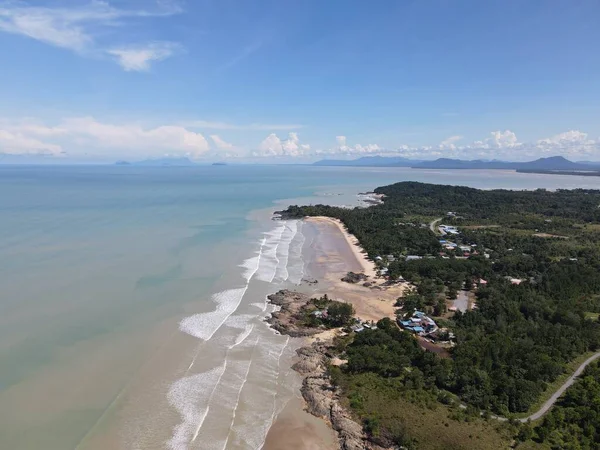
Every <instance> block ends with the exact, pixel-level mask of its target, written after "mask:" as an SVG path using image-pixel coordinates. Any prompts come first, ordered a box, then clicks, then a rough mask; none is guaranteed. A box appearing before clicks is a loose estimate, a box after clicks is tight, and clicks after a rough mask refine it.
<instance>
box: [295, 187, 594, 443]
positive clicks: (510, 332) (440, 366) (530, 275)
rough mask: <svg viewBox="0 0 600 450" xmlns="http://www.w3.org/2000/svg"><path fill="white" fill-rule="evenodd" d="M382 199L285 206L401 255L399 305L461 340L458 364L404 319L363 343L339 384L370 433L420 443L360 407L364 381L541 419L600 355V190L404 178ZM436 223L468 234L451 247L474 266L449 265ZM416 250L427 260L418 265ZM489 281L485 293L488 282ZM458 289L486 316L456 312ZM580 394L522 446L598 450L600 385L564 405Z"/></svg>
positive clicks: (363, 337) (350, 355)
mask: <svg viewBox="0 0 600 450" xmlns="http://www.w3.org/2000/svg"><path fill="white" fill-rule="evenodd" d="M376 192H377V193H378V194H384V195H385V199H384V203H383V204H380V205H375V206H370V207H368V208H355V209H344V208H337V207H330V206H324V205H314V206H302V207H299V206H292V207H290V208H289V209H288V210H287V211H286V215H287V216H288V217H304V216H321V215H323V216H329V217H335V218H337V219H340V220H341V221H342V222H343V223H344V225H345V226H346V227H347V228H348V230H349V231H350V232H351V233H353V234H354V235H355V236H356V237H357V238H358V239H359V241H360V242H361V244H362V245H363V247H364V249H365V251H366V252H367V253H368V254H369V256H370V257H371V258H373V259H375V258H376V257H377V256H380V255H393V256H395V257H396V258H395V260H394V261H393V262H391V263H390V264H389V267H388V269H389V276H390V278H391V279H395V278H397V277H399V276H401V277H404V278H405V279H406V280H408V281H410V282H411V283H413V285H414V286H416V291H415V292H413V293H411V294H410V295H407V297H406V298H403V299H402V298H401V299H399V301H398V306H399V307H400V308H401V309H404V310H406V311H410V310H414V308H419V309H424V310H425V311H426V312H427V313H429V314H433V315H435V316H442V315H443V316H444V320H445V322H444V323H447V324H448V326H449V328H450V329H452V331H453V332H454V333H455V335H456V345H455V346H454V347H453V348H452V349H451V351H450V358H448V359H444V358H440V357H438V356H436V355H435V354H433V353H428V352H425V351H423V350H421V348H420V347H419V346H418V345H417V344H416V340H415V339H414V338H413V337H412V335H410V334H408V333H406V332H402V331H400V330H399V329H398V328H397V327H396V326H395V325H394V324H393V322H392V323H391V324H387V323H382V324H381V325H382V329H381V330H377V331H375V332H373V331H368V332H365V333H361V334H360V335H357V336H356V338H355V339H354V341H353V342H352V343H350V344H349V345H348V346H347V348H345V349H344V352H345V357H346V358H347V359H348V363H347V364H346V365H345V366H342V368H341V369H340V370H338V371H337V373H336V379H337V380H339V381H340V383H341V385H342V386H343V388H344V391H345V392H347V394H348V396H349V404H350V406H351V407H352V408H353V409H354V410H355V411H356V413H357V414H358V415H359V416H360V417H362V418H363V420H364V423H365V427H366V428H367V429H369V430H371V432H372V433H376V434H379V433H383V435H386V436H388V438H389V439H391V441H393V442H396V443H401V442H402V443H403V444H402V445H407V442H410V436H409V437H408V438H407V433H406V430H405V429H404V428H402V427H399V426H397V424H396V425H394V423H393V422H394V421H393V420H391V421H390V420H384V419H383V418H382V417H379V416H378V413H377V410H373V409H371V410H369V409H368V408H365V404H364V402H362V403H361V402H360V401H359V400H357V398H358V397H356V396H357V395H358V394H357V393H356V392H357V389H358V388H357V385H356V383H355V382H354V381H356V380H358V379H360V380H362V381H361V386H362V387H361V388H360V389H358V391H361V390H364V389H365V387H364V386H365V383H367V386H371V388H373V389H371V391H372V390H375V391H377V389H384V390H386V391H389V389H390V382H392V380H393V383H392V384H393V386H395V388H394V389H397V390H398V391H399V392H403V393H404V394H402V395H403V396H404V397H407V396H408V397H410V395H408V394H406V392H426V393H427V395H426V396H425V397H422V396H421V397H419V395H417V397H419V398H421V399H422V398H427V399H429V400H427V401H430V400H431V398H434V399H435V400H436V401H437V402H441V403H453V402H452V401H450V400H449V399H459V401H460V402H464V404H466V405H468V407H469V408H473V409H474V410H476V411H484V412H486V414H497V415H500V416H504V417H511V416H513V415H517V414H522V415H526V414H528V413H530V412H532V411H531V408H532V407H534V406H535V405H536V404H537V403H538V402H539V400H540V398H542V397H543V396H544V395H546V392H545V391H546V389H547V388H548V386H551V385H552V383H553V382H555V381H556V380H557V379H559V378H560V377H561V376H563V374H564V373H565V371H566V370H567V367H568V365H569V363H570V362H571V361H572V360H574V359H575V358H577V357H579V356H581V355H583V354H586V353H588V352H594V351H598V349H599V348H600V322H599V320H598V314H597V313H599V312H600V191H593V190H582V189H577V190H558V191H555V192H551V191H546V190H535V191H508V190H488V191H483V190H477V189H472V188H467V187H456V186H440V185H430V184H422V183H414V182H402V183H397V184H394V185H391V186H386V187H381V188H377V189H376ZM434 220H440V222H441V223H444V224H446V225H451V226H455V227H457V228H458V229H459V230H460V234H459V235H457V236H452V237H451V238H452V239H453V240H454V241H455V242H456V243H457V244H463V245H464V244H467V245H469V246H471V247H472V248H473V249H476V250H475V251H473V253H472V254H471V255H469V256H468V257H463V256H460V257H458V256H454V254H450V255H449V256H448V253H444V250H443V248H442V244H441V243H440V241H441V240H445V239H446V238H444V237H442V236H441V235H439V234H438V233H437V230H435V231H432V230H431V229H430V227H429V226H428V224H429V223H430V222H432V221H434ZM448 239H450V238H448ZM406 255H419V256H420V257H421V258H422V259H418V260H410V261H406V260H405V259H404V256H406ZM481 279H485V280H486V284H485V285H481V286H479V287H478V286H477V283H478V281H479V280H481ZM509 279H518V280H519V283H520V284H518V285H515V284H514V283H512V282H511V281H509ZM460 289H464V290H470V291H473V292H474V294H475V299H476V305H477V308H476V309H472V310H469V311H467V312H465V313H460V312H457V313H455V314H448V313H447V312H446V309H445V305H446V301H447V299H451V298H454V297H455V296H456V292H457V291H458V290H460ZM336 370H337V369H336ZM586 373H587V375H586V378H585V379H584V380H582V381H581V382H579V383H578V384H577V386H580V384H581V383H583V382H586V383H588V384H590V383H592V381H590V380H589V379H593V380H595V382H596V383H598V382H600V380H599V379H598V370H597V369H596V370H595V371H592V370H591V369H590V370H588V372H586ZM367 375H368V376H367ZM365 377H366V378H365ZM353 380H354V381H353ZM385 380H387V381H385ZM585 380H588V381H585ZM384 381H385V382H384ZM381 383H383V384H381ZM384 386H385V388H384ZM573 391H575V387H573V388H571V389H570V390H569V392H568V395H567V396H566V397H565V399H563V401H562V402H561V404H560V406H558V407H557V408H555V410H553V412H552V414H550V415H548V416H547V417H546V419H544V422H543V424H542V425H537V424H535V425H536V427H534V429H533V430H534V431H531V433H528V432H527V429H526V430H525V431H522V432H521V434H520V435H521V440H522V441H529V442H530V443H533V442H537V443H538V444H539V445H546V444H548V445H552V446H553V447H552V448H573V449H575V448H594V447H589V446H587V447H586V446H585V442H587V441H585V439H588V440H589V439H592V442H593V438H597V434H594V433H596V432H595V431H594V430H600V416H599V415H598V414H597V405H598V403H599V402H600V395H598V390H597V389H596V390H595V391H593V392H595V394H592V395H590V396H587V397H582V396H581V395H580V396H579V397H577V398H578V399H579V400H581V401H580V402H579V403H577V401H575V400H573V401H571V402H569V403H565V402H566V401H567V399H568V398H570V397H569V396H572V395H573ZM359 397H360V396H359ZM586 402H587V403H586ZM590 403H592V405H590ZM566 404H569V405H570V406H569V408H571V409H569V410H568V412H567V410H566V409H565V408H566V406H565V405H566ZM593 405H595V407H596V414H591V413H589V414H588V415H587V416H586V417H587V418H588V420H587V421H586V422H585V425H582V426H581V427H580V429H576V427H574V425H573V423H574V420H573V417H577V416H576V414H584V413H586V412H589V411H588V410H589V409H590V408H592V409H593V408H594V406H593ZM379 408H380V407H379ZM563 410H564V411H563ZM574 410H576V411H577V412H574ZM560 411H563V413H560ZM555 414H559V415H558V416H555ZM560 414H562V415H560ZM525 428H527V427H525ZM394 430H395V431H394ZM407 439H408V440H407ZM533 439H537V440H533ZM388 441H389V440H388ZM556 442H560V444H556ZM566 443H571V444H572V446H570V447H569V446H566V445H567V444H566ZM571 444H569V445H571ZM576 444H577V445H579V446H576ZM557 445H558V446H557ZM560 445H563V446H560ZM460 448H462V447H460ZM464 448H470V447H468V446H467V447H464Z"/></svg>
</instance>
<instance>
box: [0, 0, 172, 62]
mask: <svg viewBox="0 0 600 450" xmlns="http://www.w3.org/2000/svg"><path fill="white" fill-rule="evenodd" d="M179 12H181V9H180V8H179V7H178V6H177V5H176V4H174V3H172V2H162V1H157V2H156V7H155V9H153V10H142V9H136V10H126V9H119V8H116V7H113V6H111V5H110V4H109V3H108V2H106V1H102V0H92V1H90V2H88V3H85V4H81V5H78V6H75V7H70V8H61V7H47V6H43V7H38V6H29V5H28V4H27V3H21V2H12V1H11V2H4V3H0V31H4V32H6V33H11V34H18V35H22V36H26V37H28V38H31V39H35V40H37V41H40V42H43V43H45V44H49V45H53V46H55V47H60V48H65V49H68V50H72V51H74V52H76V53H78V54H82V55H88V56H92V55H94V56H98V55H99V53H102V52H103V51H104V50H102V47H103V46H102V45H99V44H98V43H97V42H96V41H97V37H98V35H99V34H100V33H99V31H100V30H102V28H109V27H110V28H111V29H115V28H116V27H120V26H125V25H127V23H126V21H125V19H127V18H136V17H137V18H139V17H157V16H169V15H172V14H177V13H179ZM119 48H121V49H122V47H117V50H116V51H119ZM111 54H113V55H116V54H115V53H111ZM163 55H164V53H163ZM116 56H119V55H116ZM167 56H168V55H167ZM164 57H166V56H164ZM164 57H162V58H160V59H164ZM131 58H132V57H131V56H130V57H129V59H130V60H131ZM155 59H156V58H155ZM119 61H121V60H119ZM122 65H123V64H122Z"/></svg>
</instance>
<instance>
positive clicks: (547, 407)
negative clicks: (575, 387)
mask: <svg viewBox="0 0 600 450" xmlns="http://www.w3.org/2000/svg"><path fill="white" fill-rule="evenodd" d="M598 358H600V352H597V353H595V354H593V355H592V356H590V357H589V358H588V359H586V360H585V361H584V362H583V363H582V364H581V365H580V366H579V367H578V368H577V370H576V371H575V372H573V375H571V376H570V377H569V378H568V379H567V381H565V382H564V384H563V385H562V386H561V387H559V388H558V389H557V390H556V392H555V393H554V394H552V397H550V398H549V399H548V401H547V402H546V403H544V404H543V405H542V407H541V408H540V409H539V410H537V411H536V412H534V413H533V414H531V415H530V416H528V417H524V418H522V419H519V421H520V422H527V421H528V420H531V421H532V422H533V421H534V420H538V419H540V418H541V417H543V416H544V414H546V413H547V412H548V411H550V408H552V406H553V405H554V404H555V403H556V401H557V400H558V399H559V397H560V396H561V395H563V394H564V393H565V391H566V390H567V389H568V388H569V387H571V385H572V384H573V383H574V382H575V379H576V378H577V377H578V376H579V375H581V374H582V373H583V371H584V370H585V368H586V367H587V366H588V365H589V364H591V363H593V362H594V361H595V360H597V359H598Z"/></svg>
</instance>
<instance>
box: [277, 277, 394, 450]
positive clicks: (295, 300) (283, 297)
mask: <svg viewBox="0 0 600 450" xmlns="http://www.w3.org/2000/svg"><path fill="white" fill-rule="evenodd" d="M357 275H362V274H357ZM362 276H364V275H362ZM267 298H268V300H269V301H270V302H271V303H272V304H273V305H276V306H279V307H280V308H281V309H280V310H279V311H277V312H274V313H273V314H272V316H271V317H270V318H269V319H267V321H268V322H269V323H270V324H271V326H272V327H273V328H274V329H276V330H277V331H279V332H280V333H282V334H286V335H289V336H293V337H298V336H309V335H314V334H316V333H319V332H321V331H323V330H321V329H319V328H307V327H304V326H303V325H302V323H301V319H302V318H303V317H304V311H305V308H306V306H307V305H308V304H309V302H310V297H309V296H308V295H306V294H302V293H300V292H296V291H290V290H281V291H279V292H277V293H275V294H272V295H269V296H268V297H267ZM331 344H332V342H331V341H325V342H323V341H320V340H317V341H316V342H313V343H312V345H310V346H307V347H302V348H299V349H298V350H296V353H297V355H298V358H297V359H296V361H295V363H294V365H293V366H292V368H293V369H294V370H295V371H296V372H298V373H299V374H300V375H302V377H303V381H302V388H301V392H302V397H303V398H304V400H305V402H306V410H307V411H308V412H309V413H310V414H312V415H313V416H316V417H320V418H323V419H325V420H326V421H327V422H329V423H330V424H331V427H332V428H333V429H334V430H335V431H336V432H337V434H338V437H339V444H340V447H339V448H340V449H341V450H365V449H367V450H387V449H385V448H383V447H379V446H378V445H376V444H375V443H373V442H370V441H369V440H368V437H367V436H366V435H365V433H364V432H363V429H362V426H361V425H360V424H359V423H357V422H355V421H354V420H353V419H352V417H351V416H350V414H349V413H348V412H347V411H346V410H345V409H344V408H343V407H342V406H341V404H340V393H339V392H338V390H337V388H336V387H335V386H333V385H332V383H331V379H330V378H329V374H328V372H327V367H328V366H329V364H330V363H331V353H330V350H329V348H330V347H331Z"/></svg>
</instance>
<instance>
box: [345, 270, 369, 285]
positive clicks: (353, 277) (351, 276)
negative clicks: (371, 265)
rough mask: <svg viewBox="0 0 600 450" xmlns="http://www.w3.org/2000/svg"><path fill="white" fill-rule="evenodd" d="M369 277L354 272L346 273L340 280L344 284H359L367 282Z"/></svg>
mask: <svg viewBox="0 0 600 450" xmlns="http://www.w3.org/2000/svg"><path fill="white" fill-rule="evenodd" d="M368 278H369V277H368V276H367V275H365V274H364V273H355V272H348V273H347V274H346V276H345V277H344V278H342V281H344V282H346V283H353V284H356V283H360V282H361V281H367V279H368Z"/></svg>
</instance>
